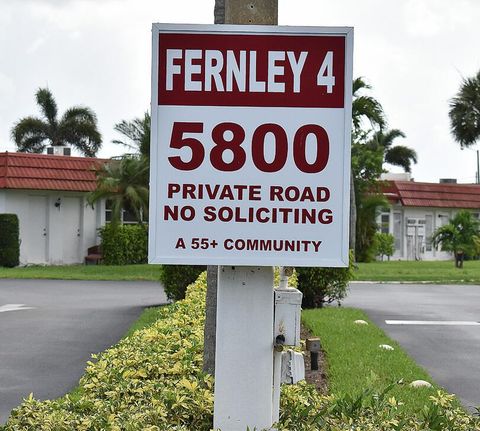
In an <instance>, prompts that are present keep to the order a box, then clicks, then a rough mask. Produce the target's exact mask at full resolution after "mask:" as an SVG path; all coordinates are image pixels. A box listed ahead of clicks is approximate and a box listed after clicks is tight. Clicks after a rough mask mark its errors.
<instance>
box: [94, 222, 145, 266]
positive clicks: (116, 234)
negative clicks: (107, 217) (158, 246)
mask: <svg viewBox="0 0 480 431" xmlns="http://www.w3.org/2000/svg"><path fill="white" fill-rule="evenodd" d="M100 237H101V239H102V253H103V261H104V263H105V264H106V265H129V264H137V263H146V262H147V257H148V255H147V253H148V251H147V249H148V229H147V226H146V225H143V224H136V225H113V224H107V225H105V226H104V227H102V228H101V229H100Z"/></svg>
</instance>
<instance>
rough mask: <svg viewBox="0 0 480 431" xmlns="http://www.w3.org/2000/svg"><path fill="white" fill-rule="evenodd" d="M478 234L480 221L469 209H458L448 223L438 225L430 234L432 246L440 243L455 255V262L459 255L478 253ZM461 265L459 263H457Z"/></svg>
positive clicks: (474, 254)
mask: <svg viewBox="0 0 480 431" xmlns="http://www.w3.org/2000/svg"><path fill="white" fill-rule="evenodd" d="M479 236H480V222H479V221H478V220H477V219H475V218H474V217H473V215H472V213H471V212H470V211H467V210H462V211H459V212H458V213H457V214H456V215H455V216H454V217H453V218H452V219H450V220H449V222H448V224H446V225H444V226H441V227H439V228H438V229H437V230H436V231H435V232H434V234H433V236H432V243H433V245H434V246H437V245H439V244H440V245H441V246H442V250H445V251H450V252H452V253H453V254H454V256H455V261H456V263H457V262H458V260H459V259H460V256H462V260H463V255H465V254H466V255H469V256H471V257H473V256H476V255H477V254H478V238H479ZM457 266H459V267H460V266H461V265H457Z"/></svg>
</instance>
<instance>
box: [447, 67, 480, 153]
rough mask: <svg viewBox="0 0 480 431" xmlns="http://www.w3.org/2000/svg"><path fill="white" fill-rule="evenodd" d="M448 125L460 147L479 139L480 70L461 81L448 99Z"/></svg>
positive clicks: (469, 144)
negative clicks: (455, 93) (452, 96)
mask: <svg viewBox="0 0 480 431" xmlns="http://www.w3.org/2000/svg"><path fill="white" fill-rule="evenodd" d="M449 116H450V125H451V131H452V134H453V137H454V138H455V140H456V141H457V142H458V143H459V144H460V147H461V148H464V147H470V146H472V145H473V144H475V142H477V141H478V140H479V139H480V71H479V72H478V73H477V74H476V75H475V76H474V77H472V78H466V79H464V80H463V81H462V85H461V87H460V90H459V92H458V93H457V95H456V96H455V97H454V98H453V99H452V100H450V111H449Z"/></svg>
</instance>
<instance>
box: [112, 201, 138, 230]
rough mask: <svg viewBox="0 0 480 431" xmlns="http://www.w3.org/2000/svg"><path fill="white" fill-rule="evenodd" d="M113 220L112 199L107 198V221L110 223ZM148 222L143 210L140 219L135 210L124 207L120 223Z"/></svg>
mask: <svg viewBox="0 0 480 431" xmlns="http://www.w3.org/2000/svg"><path fill="white" fill-rule="evenodd" d="M111 221H112V201H110V200H107V201H106V202H105V222H106V223H110V222H111ZM140 221H142V222H147V221H148V220H147V217H144V215H143V212H141V217H140V220H138V219H137V217H136V216H135V213H134V212H133V211H129V210H125V209H122V213H121V215H120V223H122V224H137V223H138V222H140Z"/></svg>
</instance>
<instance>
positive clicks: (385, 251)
mask: <svg viewBox="0 0 480 431" xmlns="http://www.w3.org/2000/svg"><path fill="white" fill-rule="evenodd" d="M375 250H376V254H377V256H380V257H381V258H382V260H383V256H387V257H388V259H389V260H390V257H392V256H393V253H395V237H394V236H393V235H392V234H389V233H381V232H377V233H376V234H375Z"/></svg>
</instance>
